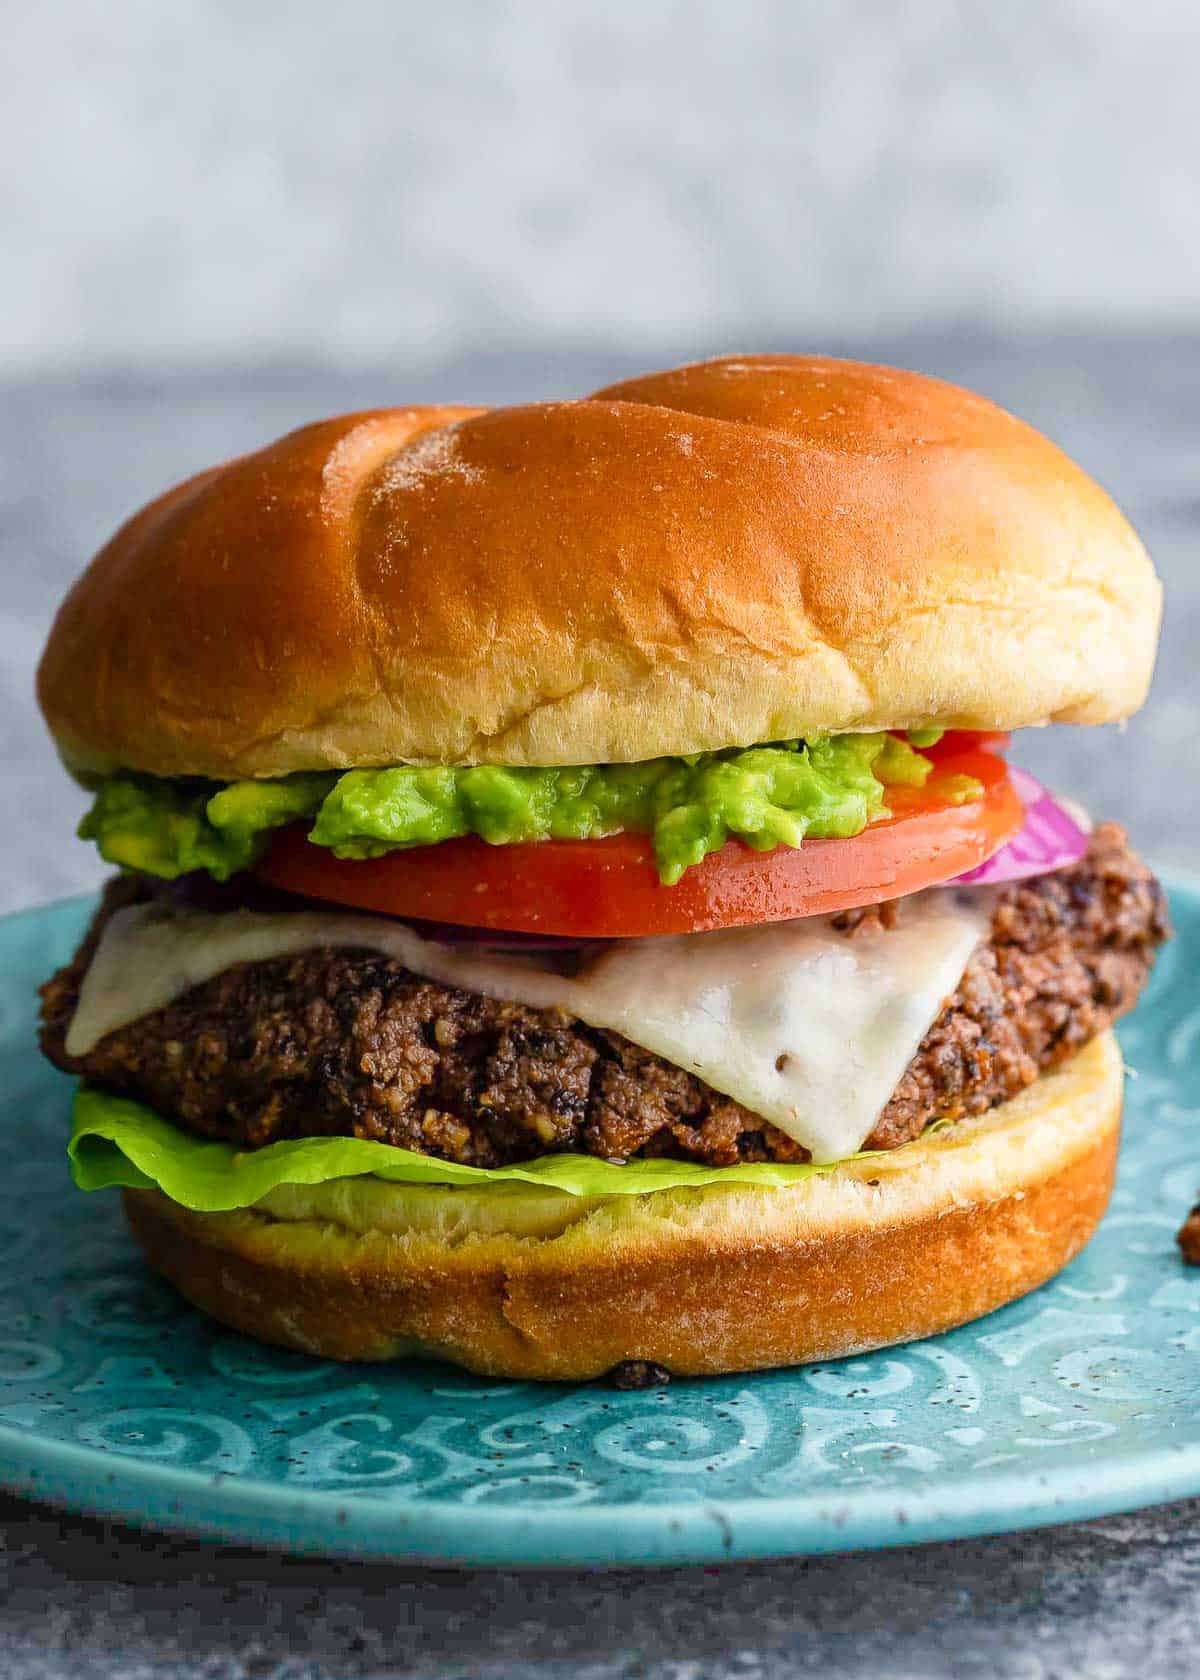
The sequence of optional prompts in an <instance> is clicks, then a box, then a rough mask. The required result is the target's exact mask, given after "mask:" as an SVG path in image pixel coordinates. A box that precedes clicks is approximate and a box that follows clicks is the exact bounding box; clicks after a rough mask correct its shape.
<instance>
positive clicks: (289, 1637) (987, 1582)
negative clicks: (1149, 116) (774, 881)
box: [0, 336, 1200, 1680]
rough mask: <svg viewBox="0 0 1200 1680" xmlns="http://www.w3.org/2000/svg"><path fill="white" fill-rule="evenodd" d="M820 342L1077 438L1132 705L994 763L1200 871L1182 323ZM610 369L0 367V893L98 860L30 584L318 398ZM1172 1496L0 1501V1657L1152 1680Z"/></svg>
mask: <svg viewBox="0 0 1200 1680" xmlns="http://www.w3.org/2000/svg"><path fill="white" fill-rule="evenodd" d="M743 347H745V346H743ZM751 347H752V346H751ZM681 348H686V349H689V350H694V351H700V350H702V349H709V348H713V349H715V348H718V346H716V345H705V344H701V343H698V342H696V343H692V344H689V345H686V346H682V347H681ZM842 348H843V349H846V350H855V351H858V352H862V353H866V354H876V355H879V356H881V357H885V358H889V359H892V360H895V361H898V362H900V363H906V364H908V365H915V366H920V367H922V368H925V369H927V370H929V371H933V372H938V373H942V374H945V375H948V376H950V377H952V378H958V379H961V380H963V381H965V382H966V383H969V384H972V385H975V386H977V387H978V388H980V389H982V390H984V391H986V392H988V393H989V394H990V395H993V396H995V397H997V398H998V399H999V400H1001V401H1003V402H1005V403H1007V404H1008V405H1009V406H1011V407H1013V408H1015V409H1017V410H1018V411H1019V412H1020V413H1022V414H1024V415H1026V416H1027V417H1028V418H1029V419H1031V420H1033V421H1034V422H1035V423H1037V424H1039V425H1041V426H1042V427H1044V428H1045V429H1046V430H1048V431H1049V432H1050V433H1052V434H1053V435H1054V436H1055V437H1057V438H1058V439H1059V440H1060V441H1061V442H1062V443H1063V444H1064V445H1065V446H1066V447H1067V448H1068V449H1070V450H1071V451H1072V452H1073V453H1075V454H1076V455H1078V456H1079V458H1080V459H1081V460H1083V461H1084V462H1085V463H1086V465H1087V466H1088V467H1089V468H1090V469H1091V470H1092V471H1093V472H1094V473H1096V474H1097V475H1098V476H1099V477H1100V478H1101V479H1102V480H1103V481H1104V482H1105V483H1106V484H1107V485H1108V486H1109V488H1110V489H1111V490H1112V491H1113V492H1114V494H1115V495H1116V496H1117V498H1118V499H1119V500H1120V501H1121V502H1122V503H1123V504H1124V506H1125V507H1126V508H1127V510H1128V512H1129V513H1130V515H1131V516H1132V518H1133V519H1134V521H1135V522H1136V523H1137V524H1138V525H1139V527H1140V528H1141V530H1142V531H1143V533H1144V535H1145V537H1146V539H1147V541H1148V543H1149V545H1150V547H1151V549H1152V551H1153V553H1154V554H1155V556H1156V559H1157V560H1158V563H1159V566H1160V569H1161V571H1162V572H1163V575H1164V577H1165V579H1166V581H1167V586H1168V596H1169V603H1168V619H1167V628H1166V633H1165V637H1164V643H1163V656H1162V661H1161V666H1160V672H1159V676H1158V679H1157V681H1156V684H1155V690H1154V694H1153V696H1152V699H1151V703H1150V705H1149V707H1148V708H1147V710H1146V712H1145V713H1144V714H1143V715H1142V717H1141V718H1139V719H1138V720H1136V721H1135V722H1134V723H1133V724H1132V725H1131V726H1130V727H1129V729H1128V730H1127V732H1126V733H1125V734H1124V736H1123V737H1122V736H1121V735H1119V734H1118V733H1117V732H1116V731H1114V730H1096V731H1079V730H1069V729H1058V730H1054V731H1050V732H1047V733H1045V734H1044V735H1041V736H1036V737H1033V736H1027V737H1025V738H1023V739H1022V741H1021V743H1020V749H1019V750H1020V756H1021V758H1022V759H1023V760H1024V761H1025V762H1026V763H1028V764H1030V765H1031V766H1032V767H1035V768H1037V769H1038V770H1040V771H1041V772H1042V773H1044V774H1045V775H1046V776H1047V778H1048V779H1052V780H1054V781H1055V782H1056V783H1058V784H1059V785H1062V786H1064V787H1067V786H1069V787H1072V788H1074V789H1075V790H1076V791H1077V792H1079V793H1080V794H1081V795H1082V796H1083V797H1084V798H1085V799H1087V800H1088V801H1089V802H1090V803H1091V804H1092V805H1094V807H1095V808H1096V809H1097V811H1103V812H1104V813H1105V814H1112V815H1116V816H1119V817H1122V818H1124V819H1125V820H1126V821H1128V822H1129V823H1130V824H1131V826H1132V827H1133V829H1134V832H1135V835H1136V836H1137V838H1138V840H1139V841H1140V842H1141V843H1142V844H1143V846H1144V847H1145V849H1146V850H1148V851H1149V852H1150V853H1151V854H1152V855H1153V856H1154V857H1155V858H1156V859H1158V860H1159V861H1161V862H1165V863H1174V864H1178V865H1184V866H1191V867H1197V866H1200V789H1198V785H1197V783H1198V778H1197V768H1198V767H1200V754H1198V753H1197V748H1196V739H1197V725H1198V723H1200V707H1198V684H1197V670H1198V663H1200V568H1198V566H1197V558H1196V556H1197V546H1198V543H1200V339H1198V338H1191V339H1188V338H1181V337H1168V336H1161V337H1153V336H1151V337H1140V338H1127V339H1105V340H1100V339H1088V338H1077V339H1062V338H1055V339H1043V340H1022V341H1019V342H1017V341H1013V342H1005V341H1002V340H980V339H975V338H966V337H963V338H955V337H946V336H926V337H923V338H920V337H918V338H911V337H910V338H905V339H894V340H891V341H883V340H875V341H871V342H869V343H865V342H863V343H857V344H854V345H846V346H843V347H842ZM671 355H672V352H671V350H670V349H666V350H664V351H663V352H662V353H661V354H660V355H658V356H655V357H653V358H651V360H652V361H666V360H669V359H671ZM634 365H635V362H634V360H633V359H631V358H629V357H625V358H618V357H599V356H597V355H596V354H594V353H582V352H580V353H571V352H567V351H563V352H560V353H555V354H549V353H547V354H543V355H539V356H536V357H535V356H532V355H529V356H511V357H500V356H494V357H490V358H475V359H464V360H459V361H455V362H447V363H445V364H444V365H440V366H435V365H432V364H427V365H425V366H424V367H421V368H410V369H409V370H408V371H407V372H404V371H403V370H402V369H401V368H400V367H399V366H398V365H397V366H393V367H379V368H376V369H375V370H373V371H360V372H357V373H352V374H334V373H330V372H328V371H326V372H319V371H315V370H311V369H310V370H307V371H306V370H303V369H294V370H282V369H280V370H275V371H274V372H272V373H268V374H261V373H260V374H254V375H250V374H244V373H239V374H232V373H231V374H228V375H224V374H219V373H213V374H209V375H206V376H204V377H188V376H178V377H168V376H161V377H155V378H146V377H139V376H136V375H128V376H124V377H120V378H117V377H93V378H90V379H85V380H66V379H64V380H62V381H58V382H54V381H49V382H47V381H42V382H33V381H27V382H24V383H19V382H14V383H10V384H9V386H8V387H7V389H6V390H5V391H4V392H3V401H2V403H0V577H2V578H3V580H4V581H3V600H2V602H0V747H2V751H3V760H4V765H5V776H6V784H7V787H8V789H9V793H10V798H9V801H8V804H7V806H6V811H5V822H4V824H3V826H2V827H0V864H2V865H3V867H2V869H0V889H2V896H3V899H4V901H5V902H6V903H7V904H8V905H18V904H26V903H34V902H38V901H40V900H44V899H49V898H52V897H54V896H57V895H59V894H61V893H63V892H67V891H71V890H77V889H79V888H80V887H82V886H84V885H86V884H88V883H89V882H91V881H92V880H94V879H95V878H96V877H97V875H98V873H99V870H98V867H97V866H96V864H95V862H94V860H93V859H92V858H91V857H90V855H89V852H88V849H87V848H85V847H83V846H81V845H80V844H78V843H77V842H75V841H74V840H72V838H71V836H70V832H69V830H70V825H71V821H72V819H73V817H74V816H75V814H76V813H77V811H78V808H79V805H80V800H79V798H78V797H77V796H76V795H75V794H74V792H73V791H72V790H71V789H70V787H69V784H68V783H67V782H66V781H65V779H64V778H63V777H62V776H61V774H60V773H59V772H58V771H57V768H56V766H55V764H54V761H53V757H52V754H51V752H50V749H49V746H48V744H47V742H46V740H45V738H44V735H43V733H42V731H41V728H40V725H39V723H38V721H37V718H36V714H35V712H34V709H33V707H32V703H31V700H30V693H29V689H30V682H31V675H32V668H33V663H34V660H35V657H36V650H37V647H38V645H39V643H40V640H41V638H42V636H43V635H44V632H45V629H46V627H47V624H48V621H49V617H50V614H51V611H52V607H53V603H54V601H55V600H56V598H57V597H58V595H59V594H60V593H61V591H62V590H63V588H64V587H65V585H66V583H67V581H68V580H69V578H70V577H71V575H72V574H73V573H74V572H75V571H76V569H77V568H78V567H79V566H80V565H81V563H82V562H83V560H84V559H85V558H86V557H87V555H88V554H89V552H90V551H91V550H92V549H93V548H94V547H95V546H96V545H97V544H98V543H99V542H100V541H101V540H102V539H103V538H104V537H105V536H106V535H107V534H108V532H109V530H110V529H111V527H112V526H113V525H114V524H115V523H116V522H117V520H118V519H120V518H121V517H122V516H123V515H124V514H125V513H127V512H128V511H130V510H131V509H132V508H133V507H134V506H135V505H136V504H137V503H138V502H140V501H141V500H142V499H144V498H145V497H146V496H148V495H149V494H151V493H152V492H153V491H154V490H156V489H158V488H160V487H161V486H162V485H163V484H164V483H166V482H168V481H170V480H171V479H173V478H175V477H178V476H181V475H182V474H184V473H186V472H188V471H191V470H193V469H195V468H197V467H200V466H202V465H205V464H207V463H208V462H210V461H212V460H214V459H217V458H219V457H221V456H224V455H227V454H230V453H233V452H234V451H236V450H237V449H240V448H243V447H246V446H248V445H252V444H254V443H255V442H258V441H261V440H263V439H266V438H268V437H270V436H271V435H273V434H275V433H278V432H279V431H281V430H283V429H284V428H285V427H287V426H290V425H293V424H296V423H298V422H300V421H302V420H305V419H308V418H312V417H314V416H315V415H317V414H320V413H322V412H328V411H331V410H335V409H339V408H349V407H355V406H360V405H366V404H371V403H376V402H383V403H387V402H393V401H396V402H399V401H407V400H423V399H429V398H432V397H442V398H464V399H465V398H468V397H474V398H478V399H480V400H483V401H503V400H511V399H516V398H521V397H532V396H539V395H543V394H548V393H560V394H561V393H569V392H576V391H582V390H586V389H588V388H589V387H590V386H592V385H594V384H597V383H599V382H600V381H602V380H606V379H610V378H614V377H617V376H618V375H620V374H621V373H623V372H627V371H632V368H633V366H634ZM1198 1517H1200V1503H1196V1504H1190V1505H1183V1506H1176V1507H1172V1508H1167V1509H1163V1510H1160V1511H1150V1512H1145V1513H1142V1514H1139V1515H1134V1516H1128V1517H1119V1518H1113V1519H1109V1520H1107V1521H1104V1522H1096V1523H1087V1524H1081V1525H1076V1526H1074V1527H1071V1528H1067V1529H1059V1530H1051V1531H1047V1532H1044V1533H1039V1534H1032V1535H1015V1536H1008V1537H1002V1538H999V1539H994V1540H982V1541H971V1542H958V1543H955V1544H952V1545H939V1546H932V1547H926V1548H920V1549H912V1550H909V1551H903V1552H895V1553H890V1554H877V1555H871V1556H851V1557H846V1558H833V1559H823V1560H811V1561H797V1562H781V1563H774V1564H763V1565H753V1566H752V1565H744V1566H742V1565H739V1566H737V1567H731V1568H726V1569H722V1570H708V1571H705V1570H695V1569H692V1570H685V1571H682V1572H677V1573H670V1572H668V1573H664V1574H657V1575H654V1574H635V1573H623V1574H617V1575H611V1576H599V1575H596V1576H585V1575H579V1574H571V1575H562V1576H551V1575H547V1574H545V1573H541V1574H522V1575H513V1574H502V1573H454V1572H450V1571H427V1572H416V1571H411V1570H401V1569H390V1568H387V1567H384V1566H380V1565H356V1564H353V1563H322V1562H316V1561H298V1560H295V1559H283V1558H273V1557H268V1556H264V1555H261V1554H253V1553H246V1552H238V1551H236V1550H233V1549H230V1548H215V1547H211V1546H206V1545H201V1544H197V1543H192V1542H189V1541H185V1540H168V1539H163V1538H161V1537H152V1536H139V1535H136V1534H133V1533H131V1532H129V1531H127V1530H122V1529H117V1528H114V1527H111V1526H109V1525H105V1524H100V1523H94V1522H90V1521H87V1520H85V1519H82V1518H75V1517H70V1516H61V1515H58V1514H55V1513H53V1512H48V1511H46V1510H43V1509H40V1508H37V1507H33V1506H29V1505H25V1504H23V1503H21V1502H19V1501H15V1500H0V1534H2V1535H3V1550H2V1552H0V1680H67V1677H68V1676H70V1677H71V1680H160V1677H161V1680H167V1677H171V1680H175V1677H183V1676H201V1677H203V1680H338V1677H340V1676H347V1677H349V1676H384V1675H394V1676H413V1677H417V1676H429V1677H434V1676H437V1677H447V1680H449V1677H451V1676H471V1675H479V1676H488V1677H491V1676H500V1675H505V1676H507V1675H514V1676H520V1677H528V1680H559V1677H563V1680H566V1677H568V1676H570V1677H571V1680H708V1677H710V1676H711V1677H712V1680H734V1677H737V1680H759V1677H762V1680H776V1677H782V1676H784V1675H789V1674H809V1673H811V1674H820V1675H822V1676H825V1677H827V1680H840V1677H841V1676H852V1675H853V1676H859V1675H862V1676H868V1675H869V1676H872V1677H880V1680H882V1677H887V1680H893V1677H894V1680H910V1677H911V1680H917V1677H918V1676H919V1677H921V1680H930V1677H932V1676H942V1675H946V1676H963V1677H966V1680H971V1677H974V1676H979V1677H980V1680H984V1677H986V1680H992V1677H993V1676H1009V1675H1011V1676H1014V1677H1016V1680H1082V1677H1091V1680H1122V1677H1124V1676H1137V1677H1138V1680H1159V1677H1162V1680H1167V1677H1171V1676H1175V1675H1178V1674H1181V1673H1184V1672H1187V1671H1188V1670H1190V1668H1191V1667H1192V1666H1194V1654H1193V1653H1194V1645H1195V1640H1196V1638H1197V1634H1198V1631H1200V1525H1198V1522H1197V1519H1198Z"/></svg>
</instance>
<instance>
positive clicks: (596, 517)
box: [39, 356, 1159, 779]
mask: <svg viewBox="0 0 1200 1680" xmlns="http://www.w3.org/2000/svg"><path fill="white" fill-rule="evenodd" d="M1158 618H1159V586H1158V583H1157V580H1156V579H1155V576H1154V572H1153V569H1152V567H1151V565H1150V562H1149V560H1148V558H1147V556H1146V554H1145V552H1144V550H1143V549H1142V546H1141V544H1140V543H1139V542H1138V539H1137V537H1136V536H1135V535H1134V533H1133V531H1132V530H1131V529H1130V527H1129V525H1128V524H1127V523H1126V521H1125V519H1124V518H1123V517H1122V515H1121V514H1120V512H1119V511H1118V510H1117V508H1116V507H1115V506H1114V505H1113V503H1112V502H1111V501H1110V500H1109V498H1108V496H1107V495H1105V493H1104V492H1103V491H1102V490H1101V489H1100V488H1099V487H1098V486H1097V485H1096V484H1095V483H1094V482H1093V481H1092V480H1091V479H1090V478H1089V477H1088V476H1087V475H1086V474H1085V473H1084V472H1083V471H1082V470H1081V469H1080V468H1079V467H1077V466H1075V465H1074V464H1073V463H1072V462H1071V461H1070V460H1068V459H1067V457H1066V456H1065V455H1063V454H1062V453H1061V451H1060V450H1058V449H1057V448H1055V447H1054V445H1053V444H1051V443H1049V442H1047V440H1046V439H1045V438H1043V437H1042V436H1040V435H1039V434H1038V433H1037V432H1035V431H1033V430H1032V429H1031V428H1030V427H1028V426H1026V425H1024V424H1023V423H1022V422H1020V421H1019V420H1016V419H1014V418H1013V417H1012V416H1011V415H1009V414H1006V413H1005V412H1003V411H1002V410H1001V409H999V408H997V407H995V406H994V405H993V404H992V403H989V402H986V401H985V400H984V399H983V398H981V397H977V396H973V395H971V394H970V393H969V392H966V391H962V390H959V389H958V388H957V387H955V386H953V385H947V384H944V383H942V382H941V381H939V380H934V379H927V378H923V377H921V376H920V375H918V374H913V373H903V372H899V371H896V370H894V369H890V368H880V367H871V366H868V365H865V364H862V363H857V362H840V361H830V360H827V359H825V358H821V357H812V356H751V357H746V358H742V359H735V358H726V359H724V360H721V361H714V362H705V363H700V364H697V365H695V366H691V367H685V368H679V369H675V370H673V371H670V372H667V373H661V374H654V375H650V376H648V377H646V378H644V379H637V380H631V381H629V382H627V383H625V384H623V385H618V386H614V387H612V388H611V389H609V390H607V391H602V392H599V393H598V394H597V395H596V396H594V397H591V398H588V399H586V400H583V401H579V402H558V403H539V404H534V405H531V406H529V407H524V408H508V409H497V410H494V411H492V412H490V413H487V412H483V411H480V410H472V409H461V408H460V409H453V408H423V409H395V410H386V411H379V412H375V413H367V414H357V415H348V416H345V417H343V418H341V419H337V420H329V421H325V422H323V423H321V424H318V425H315V426H309V427H306V428H305V429H304V430H302V431H298V432H294V433H292V434H291V435H290V436H289V437H286V438H283V439H282V440H281V441H280V442H278V443H275V444H272V445H271V446H270V447H269V448H267V449H263V450H260V451H259V452H258V453H257V454H254V455H250V456H245V457H243V458H242V459H240V460H237V461H233V462H231V463H230V464H229V465H227V466H224V467H220V468H217V469H215V470H214V471H212V472H208V473H204V474H201V475H200V476H199V477H198V478H194V479H192V480H190V481H189V482H188V483H186V484H184V485H181V486H180V487H179V488H177V489H175V490H172V491H170V492H168V494H167V495H165V496H163V497H161V498H160V499H159V500H158V501H156V502H154V503H152V504H151V505H150V506H149V507H148V508H146V509H144V510H143V511H142V512H141V513H139V514H137V515H136V516H135V517H134V518H133V519H132V520H130V521H129V523H128V524H127V525H125V526H124V527H123V528H122V529H121V530H120V531H118V532H117V534H116V536H115V537H113V539H112V540H111V542H109V544H108V545H107V547H106V548H104V549H103V550H102V551H101V553H100V554H99V555H98V556H97V558H96V559H95V560H94V561H93V562H92V565H91V567H90V568H89V570H88V571H87V572H86V573H85V574H84V576H83V577H82V578H81V579H80V580H79V582H78V583H77V584H76V586H75V588H74V589H73V590H72V591H71V593H70V594H69V595H68V597H67V599H66V601H65V602H64V604H63V607H62V609H61V611H60V613H59V615H58V619H57V621H56V623H55V626H54V629H53V631H52V633H51V636H50V641H49V644H48V646H47V648H46V652H45V656H44V658H43V661H42V666H41V671H40V675H39V694H40V699H41V704H42V708H43V710H44V711H45V714H46V717H47V719H48V721H49V724H50V727H51V730H52V731H53V733H54V735H55V737H56V738H57V741H58V744H59V747H60V750H61V751H62V754H63V756H64V758H65V759H66V760H67V762H68V763H69V764H71V765H72V766H74V767H77V768H80V769H89V770H96V771H106V770H111V769H114V768H118V767H128V768H135V769H141V770H147V771H151V772H154V773H156V774H159V775H181V774H189V773H194V774H199V775H207V776H212V777H215V778H219V779H230V778H236V777H240V776H270V775H281V774H285V773H287V772H289V771H294V770H305V769H320V768H330V767H337V768H343V767H346V766H353V765H368V764H389V763H397V762H402V761H415V762H420V761H425V762H443V763H472V762H478V763H504V764H577V763H594V762H603V761H615V760H627V759H642V758H649V757H653V756H655V755H657V754H660V753H686V752H695V751H700V750H703V749H711V748H719V747H725V746H733V745H745V744H749V743H752V742H755V741H765V740H779V739H786V738H788V737H791V736H796V735H813V734H817V733H822V732H829V731H840V730H860V729H882V728H887V727H894V728H900V727H913V726H917V725H938V726H945V727H985V728H1001V729H1006V728H1015V727H1017V726H1019V725H1022V724H1032V723H1041V722H1046V721H1049V720H1052V719H1064V720H1068V721H1074V722H1080V723H1102V722H1106V721H1109V720H1112V719H1115V718H1120V717H1124V716H1126V715H1127V714H1128V713H1130V712H1131V711H1133V710H1135V709H1136V708H1137V706H1138V705H1139V704H1140V703H1141V701H1142V699H1143V697H1144V695H1145V691H1146V687H1147V684H1148V682H1149V678H1150V671H1151V666H1152V663H1153V657H1154V647H1155V642H1156V637H1157V629H1158Z"/></svg>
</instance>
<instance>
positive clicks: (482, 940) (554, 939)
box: [410, 919, 604, 956]
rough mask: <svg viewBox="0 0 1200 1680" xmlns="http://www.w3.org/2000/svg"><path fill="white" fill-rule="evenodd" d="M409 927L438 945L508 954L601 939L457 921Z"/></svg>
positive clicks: (580, 947)
mask: <svg viewBox="0 0 1200 1680" xmlns="http://www.w3.org/2000/svg"><path fill="white" fill-rule="evenodd" d="M410 925H411V926H412V927H413V929H414V930H415V931H416V932H417V933H419V934H420V935H421V937H422V939H432V940H433V941H434V942H435V943H436V944H438V945H477V946H478V947H479V948H480V949H481V950H487V951H507V952H513V953H516V954H518V955H521V954H525V955H528V956H534V955H536V954H537V953H538V952H539V951H580V950H583V949H584V948H585V947H587V946H589V945H598V944H600V945H602V944H604V941H603V940H597V939H576V938H572V937H571V935H570V934H566V933H509V932H507V931H505V929H503V928H481V927H467V926H465V925H463V924H460V923H458V922H424V921H417V920H416V919H413V920H412V922H411V923H410Z"/></svg>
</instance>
